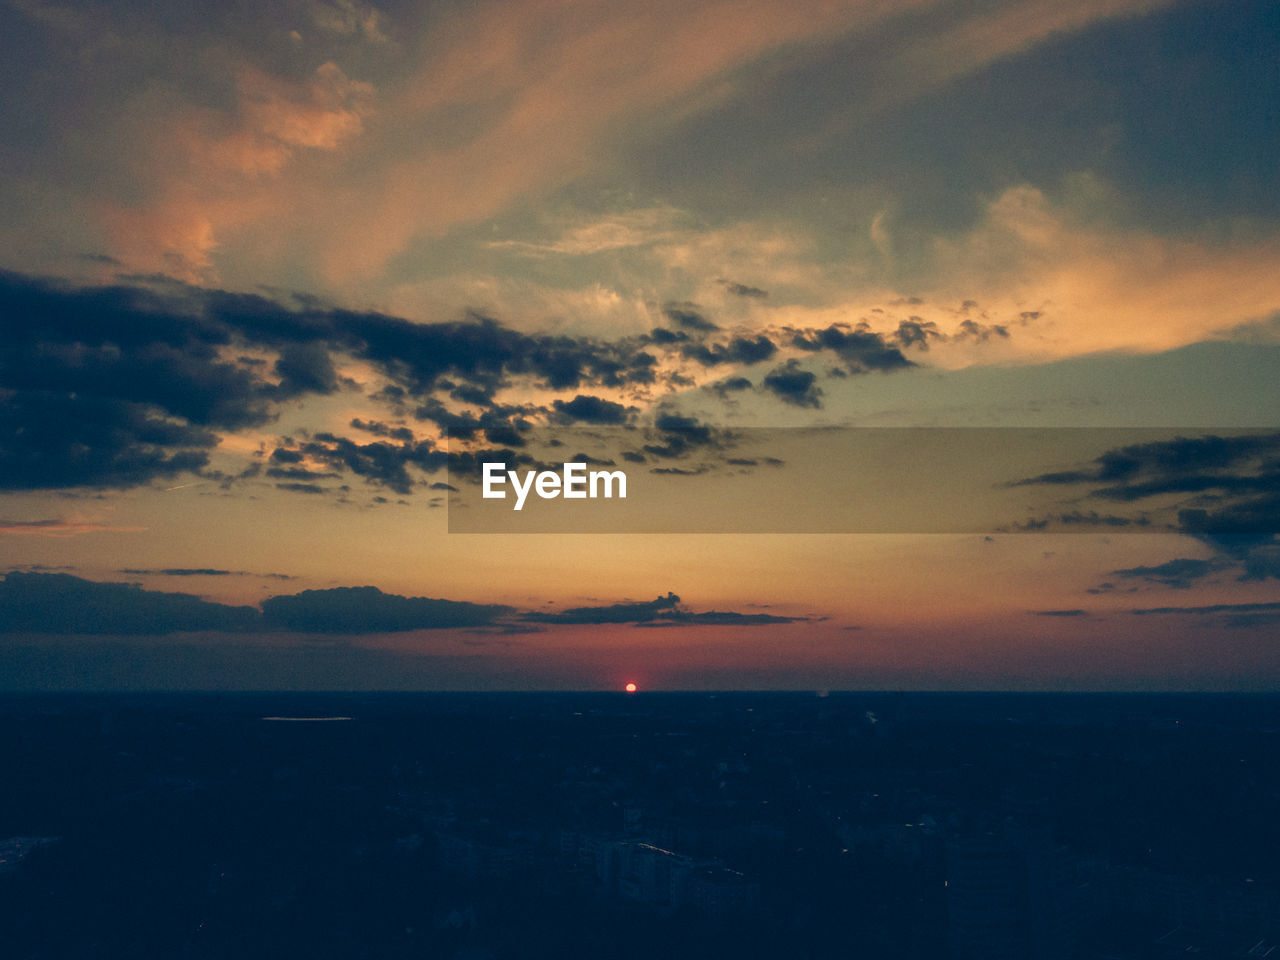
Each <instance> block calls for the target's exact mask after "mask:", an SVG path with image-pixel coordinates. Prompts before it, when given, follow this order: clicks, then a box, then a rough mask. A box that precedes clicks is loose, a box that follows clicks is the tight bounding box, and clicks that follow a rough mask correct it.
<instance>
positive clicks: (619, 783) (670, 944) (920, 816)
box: [0, 693, 1280, 960]
mask: <svg viewBox="0 0 1280 960" xmlns="http://www.w3.org/2000/svg"><path fill="white" fill-rule="evenodd" d="M299 718H308V719H299ZM318 718H327V719H318ZM338 718H346V719H338ZM1278 748H1280V698H1276V697H1260V696H1251V697H1227V696H1222V697H1215V696H1119V695H1116V696H1081V695H1074V696H1057V695H944V694H853V693H850V694H832V695H831V696H829V697H819V696H814V695H812V694H810V695H801V694H719V695H711V694H639V695H636V696H626V695H622V694H613V695H610V694H523V695H506V694H475V695H463V694H456V695H455V694H430V695H368V694H359V695H354V694H353V695H348V694H315V695H297V694H283V695H269V694H242V695H215V694H208V695H189V694H181V695H179V694H173V695H168V694H163V695H162V694H157V695H148V696H139V695H129V696H72V695H66V696H7V697H4V698H3V699H0V758H2V760H0V762H2V763H3V769H2V770H0V956H4V957H7V958H15V960H17V958H36V957H40V958H55V957H56V958H61V957H76V958H116V957H163V958H170V957H197V958H199V957H217V958H223V957H226V958H252V957H272V958H279V957H308V958H327V957H334V958H337V957H342V958H358V957H368V958H380V957H444V958H459V960H482V958H490V957H494V958H505V957H537V956H547V957H564V958H576V957H581V958H593V960H594V958H610V957H654V956H657V957H663V958H672V960H675V958H684V957H699V958H703V957H722V956H723V957H734V958H754V957H769V958H773V957H799V958H804V957H850V958H881V957H883V958H911V957H929V958H946V957H951V958H954V960H967V958H975V960H977V958H981V960H1001V958H1018V960H1035V958H1077V957H1078V958H1090V960H1093V958H1120V960H1145V958H1156V957H1174V956H1189V955H1193V956H1196V957H1197V958H1198V960H1212V958H1219V957H1223V958H1246V957H1250V958H1257V957H1266V956H1272V957H1280V949H1278V950H1275V951H1274V952H1270V951H1272V949H1273V948H1274V947H1275V945H1276V943H1277V942H1280V765H1278V764H1277V760H1278V759H1280V749H1278Z"/></svg>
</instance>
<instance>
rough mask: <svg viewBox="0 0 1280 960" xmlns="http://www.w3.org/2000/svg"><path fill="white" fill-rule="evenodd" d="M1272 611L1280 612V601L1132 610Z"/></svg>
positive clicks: (1193, 612)
mask: <svg viewBox="0 0 1280 960" xmlns="http://www.w3.org/2000/svg"><path fill="white" fill-rule="evenodd" d="M1270 611H1275V612H1280V602H1269V603H1213V604H1209V605H1207V606H1202V607H1146V608H1143V609H1138V610H1132V611H1130V612H1131V613H1133V614H1135V615H1137V616H1146V615H1148V614H1185V615H1190V616H1196V617H1205V616H1212V615H1214V614H1221V613H1229V614H1239V613H1266V612H1270Z"/></svg>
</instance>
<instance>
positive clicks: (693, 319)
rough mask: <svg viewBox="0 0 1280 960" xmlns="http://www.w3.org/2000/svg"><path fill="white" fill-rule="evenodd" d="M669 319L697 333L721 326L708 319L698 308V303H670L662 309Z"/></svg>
mask: <svg viewBox="0 0 1280 960" xmlns="http://www.w3.org/2000/svg"><path fill="white" fill-rule="evenodd" d="M662 312H663V314H664V315H665V316H666V318H667V319H668V320H670V321H671V322H672V323H674V324H675V325H676V326H677V327H680V328H681V329H684V330H693V331H695V332H696V333H710V332H711V331H713V330H719V329H720V328H719V327H718V326H716V325H715V324H714V323H712V322H711V321H710V320H708V319H707V318H706V317H704V316H703V315H702V313H701V312H700V311H699V310H698V305H697V304H696V303H669V304H667V305H666V306H665V307H664V308H663V309H662Z"/></svg>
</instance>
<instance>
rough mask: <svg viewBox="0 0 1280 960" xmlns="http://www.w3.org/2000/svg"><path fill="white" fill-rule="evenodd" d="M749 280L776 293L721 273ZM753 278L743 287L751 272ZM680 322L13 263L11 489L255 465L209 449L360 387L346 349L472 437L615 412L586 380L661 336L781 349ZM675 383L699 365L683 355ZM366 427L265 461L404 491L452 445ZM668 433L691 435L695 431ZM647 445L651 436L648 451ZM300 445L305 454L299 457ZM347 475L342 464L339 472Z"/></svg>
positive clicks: (731, 382)
mask: <svg viewBox="0 0 1280 960" xmlns="http://www.w3.org/2000/svg"><path fill="white" fill-rule="evenodd" d="M726 287H727V288H729V289H731V291H732V292H734V293H735V295H739V296H756V295H757V293H759V294H763V291H758V290H757V288H752V287H746V286H744V285H741V284H737V285H735V284H731V283H728V282H726ZM739 288H740V289H739ZM666 313H667V317H668V319H669V320H670V321H671V322H672V323H673V324H674V325H675V326H677V327H678V328H679V329H676V330H664V329H661V328H659V329H657V330H655V331H653V333H652V334H650V335H647V336H631V337H624V338H620V339H617V340H612V341H609V340H599V339H595V338H591V337H582V336H577V337H575V336H551V335H535V334H528V333H524V332H521V331H517V330H512V329H509V328H507V327H505V326H503V325H502V324H501V323H499V322H498V321H497V320H495V319H493V318H491V317H487V316H484V315H481V314H470V315H468V316H467V317H466V318H465V319H462V320H458V321H452V322H443V323H417V322H412V321H410V320H406V319H403V318H399V317H394V316H389V315H386V314H382V313H378V312H373V311H352V310H345V309H342V308H340V307H337V306H334V305H332V304H329V303H326V302H324V301H323V300H321V299H318V298H314V297H305V296H301V295H297V294H294V295H285V294H272V295H265V294H245V293H232V292H228V291H220V290H208V289H203V288H196V287H189V286H185V285H183V284H180V283H177V282H174V281H171V280H165V281H163V282H161V281H159V280H155V279H147V278H133V279H132V280H130V281H127V282H126V281H121V282H120V283H117V284H115V285H109V286H102V287H73V286H70V285H66V284H61V283H55V282H52V281H45V280H38V279H32V278H29V277H23V276H20V275H16V274H11V273H4V274H0V314H2V315H4V316H5V317H6V318H9V319H10V323H9V325H8V327H7V329H6V333H5V335H4V338H3V340H2V341H0V389H2V390H3V391H4V401H5V402H4V403H3V405H0V489H9V490H23V489H60V488H74V487H87V488H127V487H133V486H139V485H145V484H148V483H152V482H156V481H168V480H171V479H173V478H175V477H177V476H179V475H181V474H184V473H197V474H203V475H205V476H207V477H208V478H210V479H213V480H217V481H219V482H221V483H223V485H224V486H227V485H230V484H231V483H233V482H236V481H239V480H244V479H247V478H249V477H250V476H252V475H254V474H252V473H250V472H248V471H241V472H239V473H225V472H221V471H219V470H213V469H211V468H210V455H211V453H212V451H213V450H214V449H215V448H216V447H217V445H218V443H219V437H220V434H222V433H226V432H232V431H239V430H245V429H258V428H262V427H264V426H266V425H268V424H270V423H272V422H273V421H275V420H276V419H277V417H278V416H279V415H280V413H281V411H282V410H283V409H285V406H284V405H285V404H287V403H290V402H293V401H295V400H296V399H297V398H298V397H302V396H307V395H326V394H333V393H336V392H337V391H340V390H347V389H355V387H356V385H355V384H353V383H350V382H344V381H343V380H342V378H341V377H340V376H339V375H338V373H337V371H338V370H339V369H340V368H341V366H342V363H343V362H348V361H350V360H357V361H362V362H364V363H366V364H369V365H371V366H372V367H373V368H374V369H375V370H376V371H377V372H378V374H379V377H380V378H386V379H387V380H389V381H390V382H389V383H386V384H383V385H381V386H380V387H379V388H378V390H377V391H376V392H375V393H373V394H370V395H369V399H372V400H375V401H376V402H379V403H382V404H385V405H386V406H387V407H388V408H389V410H390V411H392V414H393V417H406V416H412V415H416V416H417V418H418V419H420V420H426V421H430V422H432V423H434V424H435V425H437V426H438V427H439V428H440V429H442V430H443V431H445V432H446V433H447V434H448V435H449V436H450V437H451V438H452V439H454V440H458V441H462V446H464V447H465V446H467V445H469V444H474V443H478V442H483V443H487V444H489V445H491V446H497V447H503V448H519V447H520V446H522V445H524V444H525V443H526V436H527V435H528V433H529V431H530V430H531V429H532V427H533V426H534V425H535V424H537V423H541V422H545V421H546V420H547V419H548V418H557V417H558V418H560V419H561V421H562V422H566V421H572V422H582V423H597V424H616V423H623V422H625V421H626V417H627V416H629V415H630V413H631V410H630V408H625V407H623V406H622V405H621V404H618V403H615V402H613V401H609V400H605V399H603V398H601V397H599V396H596V395H594V393H593V392H592V388H597V389H600V390H605V389H615V390H617V389H628V388H641V389H643V388H644V387H645V386H647V385H649V384H653V383H656V382H657V380H658V378H659V373H658V371H659V369H660V367H661V366H662V359H663V357H664V356H670V355H672V354H678V355H681V356H683V357H685V358H686V359H691V360H693V361H695V362H696V363H698V364H700V365H703V366H706V367H714V366H717V365H721V364H739V365H753V364H759V363H763V362H765V361H768V360H772V359H774V358H776V357H777V355H778V352H779V346H778V344H777V343H776V342H775V339H774V338H773V337H771V336H769V335H765V334H758V335H753V336H736V337H732V338H718V339H717V340H716V341H715V342H700V341H699V342H695V340H694V339H692V338H690V336H689V334H690V332H694V333H696V334H697V335H698V337H704V336H707V335H710V334H712V333H713V332H714V331H715V330H716V327H715V325H714V324H713V323H711V322H710V321H709V320H707V319H706V317H704V316H703V315H702V314H701V312H700V311H699V310H698V308H697V307H696V305H694V304H686V303H675V304H669V305H668V306H667V308H666ZM790 333H791V334H792V335H793V339H794V345H796V346H798V347H799V348H800V349H804V350H831V351H834V352H836V353H837V354H838V355H839V356H840V357H841V359H842V360H843V362H844V364H845V365H847V367H848V368H849V369H851V370H855V371H858V372H862V371H866V370H873V369H880V370H889V369H896V368H900V367H907V366H910V365H911V364H910V362H909V361H907V360H906V359H905V358H904V357H903V356H902V355H901V353H900V352H899V351H898V349H897V348H896V347H893V346H891V345H889V344H888V343H886V342H885V341H884V339H883V338H881V337H880V336H878V335H876V334H872V333H870V332H868V331H866V330H861V329H859V330H855V329H851V328H848V327H841V326H833V327H830V328H828V329H827V330H823V331H790ZM661 376H662V378H663V379H664V380H667V381H669V382H670V383H671V384H672V385H685V386H689V385H692V382H691V381H688V380H687V379H684V378H681V377H680V376H679V374H677V373H676V372H674V371H667V372H664V373H662V374H661ZM772 376H773V380H772V383H771V384H770V385H769V389H770V390H771V391H772V392H774V393H775V394H776V395H779V396H782V397H784V399H787V401H788V402H791V403H798V404H800V405H802V406H816V405H817V396H818V392H817V388H816V387H815V386H813V384H812V383H810V384H804V383H802V382H799V381H803V380H805V379H807V378H808V375H807V374H805V373H804V372H803V371H793V370H790V369H788V368H786V367H780V368H778V369H776V370H775V371H774V374H773V375H772ZM530 382H532V383H533V384H535V385H538V386H541V387H544V388H550V389H554V390H567V391H573V392H575V393H576V396H575V398H574V399H572V400H568V401H559V402H554V403H552V404H551V405H549V406H540V405H535V404H526V405H520V406H512V405H504V404H502V403H501V402H499V401H497V400H496V399H495V397H496V396H497V395H498V391H500V390H501V389H503V388H504V387H507V386H509V385H512V384H514V383H526V384H527V383H530ZM710 389H712V390H714V391H715V392H717V393H719V394H720V395H721V396H727V395H729V394H730V393H734V392H737V391H741V390H747V389H751V382H750V381H749V380H747V379H746V378H745V377H734V378H729V379H725V380H722V381H720V382H719V383H718V384H716V385H714V386H713V387H711V388H710ZM350 427H351V429H352V430H355V431H360V432H361V433H363V434H366V435H369V437H371V438H372V440H373V441H374V442H371V443H364V442H362V441H360V440H357V439H353V438H350V437H340V436H337V435H335V434H324V435H320V436H316V437H310V438H306V437H304V438H302V442H301V443H298V444H281V448H282V449H281V450H277V451H275V452H273V453H271V455H270V459H269V460H268V461H267V462H265V463H264V464H263V465H262V466H261V467H259V468H258V471H260V472H261V473H263V474H265V475H266V476H267V477H268V478H270V479H271V480H274V481H279V484H278V487H279V488H280V489H285V490H292V491H296V492H301V493H313V494H314V493H318V492H323V487H322V486H321V485H320V484H318V483H317V482H316V481H317V480H322V479H341V478H342V477H343V476H344V475H346V474H355V475H357V476H360V477H361V478H363V479H364V480H365V481H367V482H368V483H371V484H374V485H380V486H386V487H388V488H389V489H392V490H394V491H396V492H397V493H400V494H406V493H408V492H409V491H410V490H411V489H412V488H413V487H414V486H415V485H416V484H417V483H418V482H419V480H420V478H419V477H417V476H416V474H417V473H418V472H425V473H430V472H432V471H434V470H437V469H439V468H440V467H441V466H443V464H444V462H445V455H444V454H443V452H441V451H438V450H436V449H435V448H434V447H433V446H432V445H431V444H430V443H428V442H426V441H419V440H418V439H417V437H416V435H415V433H414V431H413V430H412V429H411V428H410V427H407V426H404V425H399V424H397V425H392V424H388V423H384V422H382V421H381V420H374V419H361V418H355V419H353V420H351V421H350ZM673 436H676V439H675V440H674V441H672V440H671V438H670V437H669V436H667V435H664V436H663V439H662V442H660V443H658V444H656V445H655V446H657V447H658V448H660V449H664V450H666V451H667V452H664V453H657V452H655V451H649V452H650V453H654V455H657V456H670V455H678V453H679V451H682V450H685V449H687V448H688V447H689V446H690V445H692V444H693V440H692V438H690V437H689V436H686V435H678V434H676V435H673ZM637 453H638V451H637ZM290 457H291V458H292V459H290ZM335 475H336V476H335Z"/></svg>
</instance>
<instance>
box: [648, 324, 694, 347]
mask: <svg viewBox="0 0 1280 960" xmlns="http://www.w3.org/2000/svg"><path fill="white" fill-rule="evenodd" d="M688 340H689V335H688V334H687V333H685V332H683V331H681V330H668V329H667V328H666V327H654V328H653V329H652V330H651V331H649V341H650V342H652V343H656V344H660V345H662V346H666V345H668V344H672V343H687V342H688Z"/></svg>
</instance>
